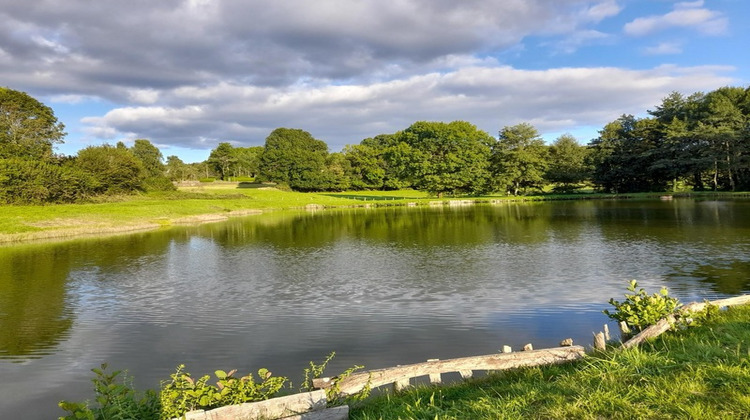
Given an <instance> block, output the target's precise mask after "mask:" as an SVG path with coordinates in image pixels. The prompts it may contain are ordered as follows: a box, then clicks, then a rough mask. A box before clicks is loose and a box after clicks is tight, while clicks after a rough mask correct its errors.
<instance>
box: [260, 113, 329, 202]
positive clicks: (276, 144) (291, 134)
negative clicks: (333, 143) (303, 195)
mask: <svg viewBox="0 0 750 420" xmlns="http://www.w3.org/2000/svg"><path fill="white" fill-rule="evenodd" d="M327 157H328V145H326V143H325V142H323V141H321V140H317V139H315V138H314V137H313V136H312V135H311V134H310V133H308V132H307V131H304V130H300V129H294V128H277V129H275V130H274V131H273V132H271V134H269V135H268V137H267V138H266V143H265V146H264V148H263V153H262V154H261V156H260V165H259V177H260V178H261V179H263V180H265V181H272V182H277V183H283V184H287V185H289V186H290V187H291V188H292V189H294V190H299V191H315V190H320V189H322V188H321V187H323V184H324V183H325V182H324V180H325V177H324V172H325V169H326V158H327Z"/></svg>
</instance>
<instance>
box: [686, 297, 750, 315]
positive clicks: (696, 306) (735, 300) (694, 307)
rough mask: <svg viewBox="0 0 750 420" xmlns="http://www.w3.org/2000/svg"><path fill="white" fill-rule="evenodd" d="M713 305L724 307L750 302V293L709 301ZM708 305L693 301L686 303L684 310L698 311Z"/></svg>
mask: <svg viewBox="0 0 750 420" xmlns="http://www.w3.org/2000/svg"><path fill="white" fill-rule="evenodd" d="M708 303H710V304H711V305H716V306H718V307H719V308H724V307H726V306H737V305H745V304H748V303H750V295H742V296H735V297H732V298H728V299H718V300H713V301H711V302H708ZM705 307H706V303H705V302H693V303H691V304H688V305H685V306H684V307H683V308H682V311H683V312H690V311H693V312H697V311H702V310H703V309H704V308H705Z"/></svg>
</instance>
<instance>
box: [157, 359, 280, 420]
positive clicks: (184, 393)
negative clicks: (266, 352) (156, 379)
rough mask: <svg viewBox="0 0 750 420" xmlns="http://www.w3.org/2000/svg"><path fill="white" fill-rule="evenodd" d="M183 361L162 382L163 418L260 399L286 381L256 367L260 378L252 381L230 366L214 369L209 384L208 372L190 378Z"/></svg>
mask: <svg viewBox="0 0 750 420" xmlns="http://www.w3.org/2000/svg"><path fill="white" fill-rule="evenodd" d="M184 369H185V365H179V366H178V367H177V371H176V372H175V373H173V374H172V375H170V377H171V378H172V379H171V381H164V382H162V385H161V392H160V394H159V395H160V402H161V416H162V418H164V419H170V418H174V417H180V416H182V415H183V414H185V413H187V412H188V411H192V410H209V409H212V408H216V407H222V406H226V405H233V404H240V403H245V402H253V401H263V400H267V399H269V398H271V397H273V396H274V395H275V394H276V393H277V392H279V390H281V388H282V387H283V386H284V384H285V383H286V381H287V378H285V377H281V376H272V375H271V372H269V371H268V370H267V369H260V370H258V377H259V379H260V382H255V379H254V378H253V375H252V374H248V375H246V376H243V377H241V378H236V377H234V376H233V375H234V374H235V373H236V372H237V371H236V370H232V371H230V372H224V371H223V370H217V371H216V372H215V373H214V374H215V375H216V378H217V379H218V382H216V386H214V385H210V384H208V380H209V378H210V376H209V375H204V376H202V377H200V378H199V379H197V380H195V379H193V378H192V377H191V376H190V374H189V373H187V372H184Z"/></svg>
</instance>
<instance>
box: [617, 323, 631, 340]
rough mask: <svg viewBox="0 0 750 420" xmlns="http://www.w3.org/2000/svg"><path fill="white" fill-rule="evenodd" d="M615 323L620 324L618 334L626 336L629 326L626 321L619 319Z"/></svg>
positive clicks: (628, 332)
mask: <svg viewBox="0 0 750 420" xmlns="http://www.w3.org/2000/svg"><path fill="white" fill-rule="evenodd" d="M617 325H619V326H620V336H621V337H627V336H629V335H630V327H629V326H628V323H627V322H625V321H620V323H619V324H617Z"/></svg>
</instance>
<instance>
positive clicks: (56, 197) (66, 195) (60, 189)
mask: <svg viewBox="0 0 750 420" xmlns="http://www.w3.org/2000/svg"><path fill="white" fill-rule="evenodd" d="M98 188H99V183H98V181H96V180H95V179H94V177H93V176H91V174H89V173H87V172H85V171H83V170H81V169H79V168H77V167H75V166H73V165H69V164H60V163H57V162H50V161H39V160H32V159H25V158H11V159H0V203H5V204H45V203H73V202H77V201H81V200H84V199H87V198H89V197H91V196H92V195H93V194H94V193H95V192H96V191H97V189H98Z"/></svg>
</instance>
